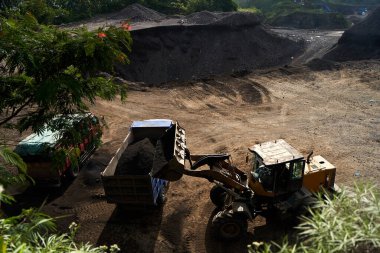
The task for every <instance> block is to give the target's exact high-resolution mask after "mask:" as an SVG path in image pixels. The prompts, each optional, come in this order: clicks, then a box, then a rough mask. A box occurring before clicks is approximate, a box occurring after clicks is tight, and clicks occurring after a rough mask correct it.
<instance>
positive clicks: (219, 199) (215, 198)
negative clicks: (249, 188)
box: [210, 185, 227, 208]
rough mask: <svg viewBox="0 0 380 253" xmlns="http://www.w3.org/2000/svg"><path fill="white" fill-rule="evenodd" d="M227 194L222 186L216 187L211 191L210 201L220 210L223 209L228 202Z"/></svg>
mask: <svg viewBox="0 0 380 253" xmlns="http://www.w3.org/2000/svg"><path fill="white" fill-rule="evenodd" d="M226 197H227V192H226V191H225V190H224V189H223V188H222V187H220V186H218V185H214V186H213V187H212V188H211V191H210V199H211V202H212V203H214V205H215V206H216V207H218V208H222V207H223V206H224V202H225V201H226Z"/></svg>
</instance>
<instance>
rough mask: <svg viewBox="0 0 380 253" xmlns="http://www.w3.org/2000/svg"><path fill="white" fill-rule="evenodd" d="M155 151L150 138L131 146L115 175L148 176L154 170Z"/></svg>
mask: <svg viewBox="0 0 380 253" xmlns="http://www.w3.org/2000/svg"><path fill="white" fill-rule="evenodd" d="M154 151H155V148H154V145H153V144H152V143H151V141H150V140H149V139H148V138H145V139H143V140H141V141H138V142H136V143H134V144H132V145H129V146H128V147H127V148H126V150H125V151H124V153H123V154H122V155H121V157H120V159H119V163H118V165H117V167H116V171H115V175H147V174H148V173H149V172H150V170H151V169H152V164H153V158H154Z"/></svg>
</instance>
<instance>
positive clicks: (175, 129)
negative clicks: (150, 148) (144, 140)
mask: <svg viewBox="0 0 380 253" xmlns="http://www.w3.org/2000/svg"><path fill="white" fill-rule="evenodd" d="M185 134H186V132H185V130H184V129H183V128H181V127H180V126H179V125H178V124H175V125H173V126H172V127H171V128H170V129H168V130H167V131H166V133H165V134H164V135H163V136H162V137H161V138H160V140H158V141H157V145H156V150H155V156H154V160H153V168H152V171H151V176H152V177H156V178H161V179H165V180H168V181H177V180H179V179H180V178H181V177H182V175H183V170H184V167H185V150H186V135H185Z"/></svg>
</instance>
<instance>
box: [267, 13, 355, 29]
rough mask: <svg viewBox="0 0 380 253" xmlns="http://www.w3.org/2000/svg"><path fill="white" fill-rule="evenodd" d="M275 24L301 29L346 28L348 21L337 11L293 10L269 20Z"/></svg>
mask: <svg viewBox="0 0 380 253" xmlns="http://www.w3.org/2000/svg"><path fill="white" fill-rule="evenodd" d="M269 23H270V24H271V25H273V26H281V27H294V28H301V29H315V28H318V29H345V28H347V26H348V23H347V21H346V20H345V19H344V17H343V16H342V15H339V14H337V13H309V12H300V11H297V12H293V13H290V14H288V15H284V16H278V17H276V18H274V19H273V20H271V21H269Z"/></svg>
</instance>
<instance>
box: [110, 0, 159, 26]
mask: <svg viewBox="0 0 380 253" xmlns="http://www.w3.org/2000/svg"><path fill="white" fill-rule="evenodd" d="M111 18H112V19H125V20H127V21H132V22H144V21H155V22H158V21H161V20H163V19H164V18H165V15H164V14H162V13H159V12H157V11H155V10H152V9H149V8H146V7H144V6H142V5H141V4H131V5H129V6H128V7H126V8H124V9H123V10H121V11H120V12H118V13H117V14H115V15H113V16H112V17H111Z"/></svg>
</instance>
